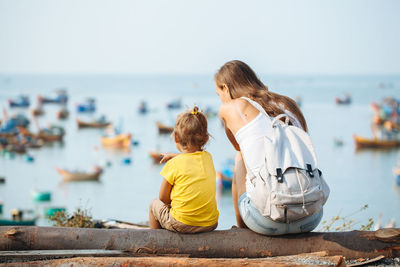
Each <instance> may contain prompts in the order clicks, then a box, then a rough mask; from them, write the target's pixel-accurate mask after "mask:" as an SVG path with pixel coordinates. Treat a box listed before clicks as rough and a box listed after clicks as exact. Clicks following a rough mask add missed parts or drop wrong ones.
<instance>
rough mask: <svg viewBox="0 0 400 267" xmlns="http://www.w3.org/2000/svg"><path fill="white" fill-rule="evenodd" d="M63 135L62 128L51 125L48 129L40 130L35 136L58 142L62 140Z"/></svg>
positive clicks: (46, 140)
mask: <svg viewBox="0 0 400 267" xmlns="http://www.w3.org/2000/svg"><path fill="white" fill-rule="evenodd" d="M64 135H65V130H64V128H62V127H60V126H51V127H50V128H49V129H44V130H40V131H39V133H38V134H37V135H36V137H37V138H38V139H42V140H43V141H45V142H60V141H62V140H63V137H64Z"/></svg>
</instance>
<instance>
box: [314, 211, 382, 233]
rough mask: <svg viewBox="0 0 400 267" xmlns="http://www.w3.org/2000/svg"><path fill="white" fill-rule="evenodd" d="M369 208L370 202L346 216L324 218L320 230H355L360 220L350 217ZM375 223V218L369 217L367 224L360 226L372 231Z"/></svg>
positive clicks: (361, 228) (364, 229) (362, 228)
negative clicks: (327, 219)
mask: <svg viewBox="0 0 400 267" xmlns="http://www.w3.org/2000/svg"><path fill="white" fill-rule="evenodd" d="M367 208H368V204H366V205H364V206H362V207H361V208H360V209H359V210H357V211H355V212H353V213H351V214H349V215H346V216H340V212H339V215H337V216H333V217H332V218H331V219H330V220H329V221H326V220H323V221H322V223H321V228H320V229H319V231H321V232H328V231H336V232H341V231H351V230H355V226H356V225H357V224H359V222H356V221H355V220H354V219H351V218H350V217H352V216H354V215H355V214H357V213H359V212H361V211H363V210H366V209H367ZM373 225H374V220H373V219H372V218H369V219H368V222H367V223H366V224H362V225H361V226H360V228H359V230H362V231H370V230H372V226H373Z"/></svg>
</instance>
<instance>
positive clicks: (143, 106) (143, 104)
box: [139, 101, 149, 114]
mask: <svg viewBox="0 0 400 267" xmlns="http://www.w3.org/2000/svg"><path fill="white" fill-rule="evenodd" d="M148 111H149V108H148V107H147V102H146V101H142V102H140V105H139V113H140V114H146V113H147V112H148Z"/></svg>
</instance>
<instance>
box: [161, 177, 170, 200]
mask: <svg viewBox="0 0 400 267" xmlns="http://www.w3.org/2000/svg"><path fill="white" fill-rule="evenodd" d="M171 189H172V185H171V184H170V183H168V182H167V180H165V179H163V180H162V182H161V187H160V193H159V194H158V198H159V199H160V200H161V201H162V202H164V203H165V204H171Z"/></svg>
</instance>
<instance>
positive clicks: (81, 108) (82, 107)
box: [76, 98, 96, 113]
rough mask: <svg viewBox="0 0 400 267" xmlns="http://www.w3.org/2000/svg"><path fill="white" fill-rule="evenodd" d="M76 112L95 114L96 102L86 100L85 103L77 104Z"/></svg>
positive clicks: (92, 99)
mask: <svg viewBox="0 0 400 267" xmlns="http://www.w3.org/2000/svg"><path fill="white" fill-rule="evenodd" d="M76 111H78V112H88V113H91V112H95V111H96V101H95V99H94V98H88V99H87V100H86V102H85V103H82V104H77V105H76Z"/></svg>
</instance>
